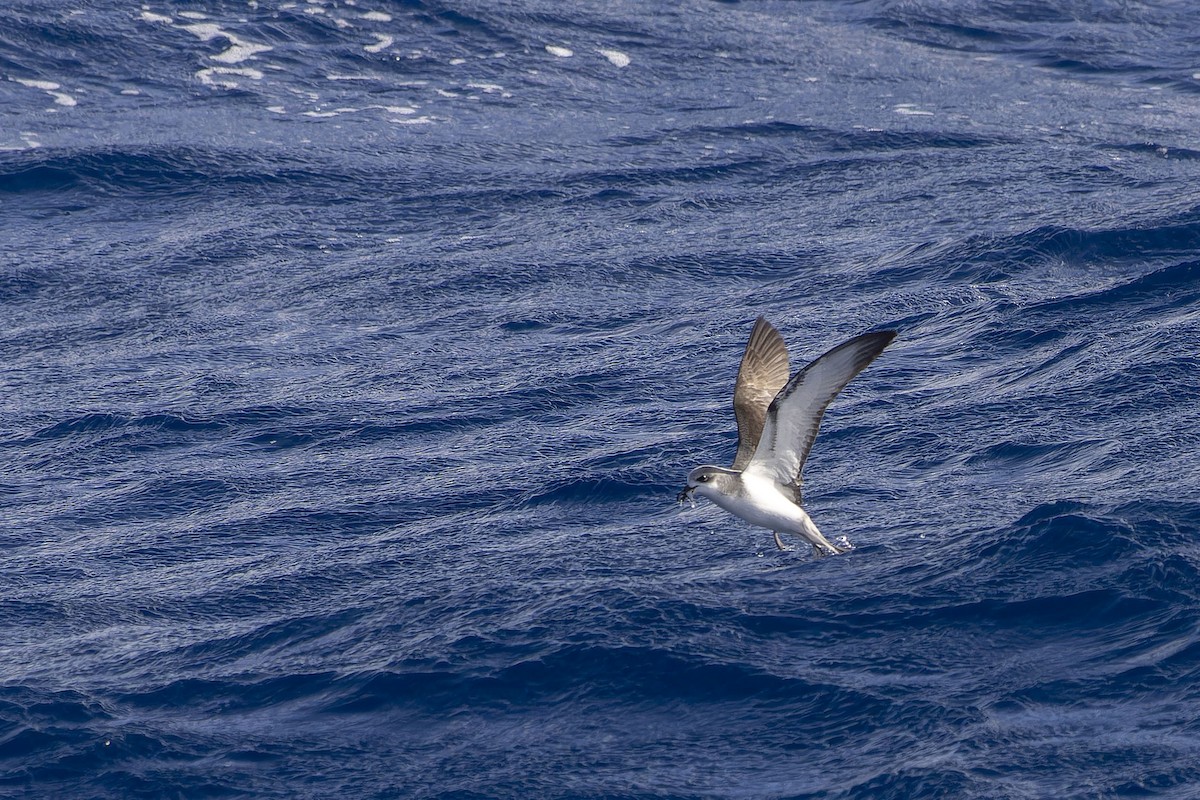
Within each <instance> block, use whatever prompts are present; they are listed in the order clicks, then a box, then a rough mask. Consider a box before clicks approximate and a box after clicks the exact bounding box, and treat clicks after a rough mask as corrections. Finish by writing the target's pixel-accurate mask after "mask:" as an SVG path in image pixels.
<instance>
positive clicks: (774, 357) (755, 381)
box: [733, 317, 788, 469]
mask: <svg viewBox="0 0 1200 800" xmlns="http://www.w3.org/2000/svg"><path fill="white" fill-rule="evenodd" d="M787 382H788V352H787V345H785V344H784V343H783V337H782V336H780V335H779V331H777V330H775V328H774V327H772V325H771V323H769V322H767V321H766V320H765V319H763V318H762V317H759V318H758V320H757V321H755V323H754V330H752V331H751V332H750V340H749V341H748V342H746V352H745V353H744V354H743V355H742V365H741V367H739V368H738V376H737V385H736V386H735V387H734V390H733V413H734V416H735V417H737V427H738V448H737V455H736V456H734V459H733V468H734V469H742V468H744V467H745V466H746V464H748V463H750V458H751V457H752V456H753V455H754V451H755V450H756V449H757V448H758V440H759V438H760V437H761V436H762V429H763V424H764V423H765V422H766V421H767V407H768V406H770V405H771V401H772V400H774V399H775V395H777V394H779V390H780V389H782V388H783V387H784V385H785V384H786V383H787Z"/></svg>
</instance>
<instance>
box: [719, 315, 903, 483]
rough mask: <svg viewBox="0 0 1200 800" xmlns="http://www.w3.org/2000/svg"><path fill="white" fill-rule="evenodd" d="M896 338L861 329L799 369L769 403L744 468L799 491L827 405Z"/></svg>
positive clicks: (891, 334)
mask: <svg viewBox="0 0 1200 800" xmlns="http://www.w3.org/2000/svg"><path fill="white" fill-rule="evenodd" d="M895 338H896V332H895V331H879V332H877V333H864V334H862V335H861V336H856V337H854V338H853V339H851V340H850V341H848V342H844V343H842V344H839V345H838V346H837V347H835V348H833V349H832V350H830V351H829V352H828V353H826V354H825V355H823V356H821V357H820V358H818V359H816V360H815V361H813V362H812V363H811V364H809V365H808V366H807V367H805V368H804V369H802V370H800V371H799V372H797V373H796V375H795V376H794V377H793V378H792V379H791V380H790V381H788V383H787V386H785V387H784V388H783V391H781V392H780V393H779V395H778V396H777V397H776V398H775V399H774V400H773V401H772V402H771V405H770V408H769V409H768V410H767V419H766V423H765V424H764V426H763V431H762V437H761V438H760V440H759V442H758V448H757V449H756V450H755V451H754V456H753V458H751V459H750V462H749V464H748V465H747V466H746V470H747V471H750V470H754V471H757V472H761V473H764V474H766V475H769V476H770V477H772V478H773V479H774V480H775V481H776V482H777V483H779V484H781V485H792V486H794V487H797V489H798V487H799V485H800V470H802V469H803V468H804V462H805V460H806V459H807V458H808V451H809V450H811V449H812V444H813V440H815V439H816V438H817V430H818V429H819V428H820V426H821V417H822V416H823V415H824V414H825V408H826V407H827V406H828V405H829V404H830V403H831V402H832V401H833V398H835V397H837V395H838V392H840V391H842V389H843V388H844V387H845V386H846V384H848V383H849V382H850V381H851V380H852V379H853V378H854V376H855V375H857V374H858V373H860V372H862V371H863V370H864V369H865V368H866V366H867V365H868V364H870V363H871V362H872V361H874V360H875V357H876V356H878V355H879V354H880V353H882V352H883V348H885V347H887V346H888V345H889V344H891V342H892V340H893V339H895ZM739 455H740V454H739ZM797 493H798V492H797Z"/></svg>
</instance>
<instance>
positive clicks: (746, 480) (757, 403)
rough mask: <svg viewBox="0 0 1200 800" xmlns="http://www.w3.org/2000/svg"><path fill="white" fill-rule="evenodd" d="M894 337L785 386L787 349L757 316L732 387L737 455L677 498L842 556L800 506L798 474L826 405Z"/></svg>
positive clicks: (813, 368) (700, 470) (853, 347)
mask: <svg viewBox="0 0 1200 800" xmlns="http://www.w3.org/2000/svg"><path fill="white" fill-rule="evenodd" d="M895 338H896V332H895V331H879V332H875V333H864V334H862V335H861V336H856V337H854V338H853V339H850V340H849V341H846V342H843V343H842V344H840V345H838V346H837V347H835V348H833V349H832V350H830V351H829V352H827V353H825V354H824V355H822V356H820V357H819V358H817V359H815V360H814V361H813V362H812V363H810V364H809V365H808V366H806V367H805V368H804V369H802V370H800V371H799V372H797V373H796V374H795V375H794V376H792V378H791V380H788V377H787V376H788V356H787V346H786V345H785V344H784V342H783V337H782V336H780V335H779V332H778V331H776V330H775V328H774V327H772V326H771V324H770V323H769V322H767V321H766V320H765V319H763V318H762V317H759V318H758V320H757V321H756V322H755V324H754V330H753V331H751V333H750V340H749V341H748V342H747V344H746V352H745V354H744V355H743V356H742V364H741V366H740V368H739V369H738V378H737V385H736V387H735V389H734V416H735V417H736V418H737V423H738V449H737V455H736V456H735V457H734V461H733V468H732V469H725V468H722V467H713V466H704V467H697V468H696V469H694V470H692V472H691V474H690V475H688V485H687V488H685V489H684V490H683V492H681V493H680V498H681V499H683V498H685V497H688V496H690V495H691V493H692V492H698V493H700V494H701V495H702V496H704V497H708V498H709V499H711V500H713V501H714V502H715V503H717V505H719V506H721V507H722V508H724V509H725V510H726V511H729V512H730V513H731V514H734V515H735V516H738V517H740V518H742V519H744V520H745V521H747V522H749V523H750V524H752V525H758V526H760V527H764V528H768V529H770V530H771V531H773V532H774V533H775V543H776V545H778V546H779V547H780V549H784V547H783V543H782V541H781V540H780V539H779V532H780V531H783V532H786V533H792V534H796V535H799V536H801V537H802V538H804V539H805V540H806V541H808V542H809V543H810V544H812V545H813V547H814V549H815V550H816V551H817V552H818V553H821V552H823V551H829V552H833V553H839V552H842V550H840V549H839V548H837V547H835V546H834V545H832V544H830V542H829V541H828V540H827V539H826V538H825V537H824V536H823V535H822V534H821V532H820V531H819V530H818V529H817V526H816V525H815V524H814V523H813V521H812V520H811V519H810V518H809V516H808V514H807V512H805V511H804V509H803V508H801V507H800V473H801V471H802V470H803V469H804V462H805V461H806V460H807V459H808V453H809V451H810V450H811V449H812V445H813V442H814V441H815V440H816V438H817V431H818V429H819V428H820V425H821V418H822V417H823V416H824V414H825V409H826V408H827V407H828V406H829V404H830V402H832V401H833V399H834V398H835V397H837V395H838V393H839V392H841V391H842V389H843V388H845V386H846V384H848V383H849V382H850V381H851V380H853V379H854V376H855V375H857V374H858V373H860V372H862V371H863V369H865V368H866V367H867V365H868V364H870V363H871V362H872V361H873V360H874V359H875V358H876V357H877V356H878V355H879V354H880V353H881V352H883V349H884V348H885V347H887V346H888V345H889V344H891V342H892V340H893V339H895Z"/></svg>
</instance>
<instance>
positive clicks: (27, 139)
mask: <svg viewBox="0 0 1200 800" xmlns="http://www.w3.org/2000/svg"><path fill="white" fill-rule="evenodd" d="M37 137H38V135H37V134H36V133H34V132H33V131H21V143H20V144H0V151H5V152H9V151H13V150H33V149H34V148H35V147H41V146H42V143H41V142H39V141H38V140H37Z"/></svg>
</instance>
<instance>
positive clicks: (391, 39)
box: [363, 33, 396, 53]
mask: <svg viewBox="0 0 1200 800" xmlns="http://www.w3.org/2000/svg"><path fill="white" fill-rule="evenodd" d="M371 35H372V36H374V37H375V44H367V45H363V50H366V51H367V52H368V53H378V52H379V51H381V50H385V49H387V48H389V47H391V46H392V45H393V44H395V43H396V37H395V36H388V35H387V34H386V33H373V34H371Z"/></svg>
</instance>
